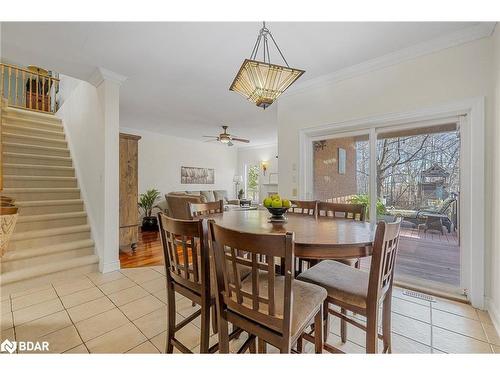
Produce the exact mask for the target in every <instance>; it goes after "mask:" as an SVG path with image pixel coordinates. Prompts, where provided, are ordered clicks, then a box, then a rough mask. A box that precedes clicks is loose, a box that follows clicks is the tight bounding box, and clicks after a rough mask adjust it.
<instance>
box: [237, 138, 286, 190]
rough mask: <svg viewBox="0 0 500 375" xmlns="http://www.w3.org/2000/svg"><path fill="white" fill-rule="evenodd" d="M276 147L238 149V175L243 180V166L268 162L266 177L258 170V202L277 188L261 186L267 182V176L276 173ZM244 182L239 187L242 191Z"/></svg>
mask: <svg viewBox="0 0 500 375" xmlns="http://www.w3.org/2000/svg"><path fill="white" fill-rule="evenodd" d="M277 155H278V145H277V144H270V145H262V146H250V147H240V148H239V149H238V175H240V176H243V179H245V165H247V164H259V165H260V163H261V162H263V161H266V162H268V164H269V166H268V168H267V171H266V175H265V176H264V175H263V171H262V168H261V169H260V177H259V185H260V186H259V191H260V200H262V199H263V198H264V197H266V196H267V192H268V191H275V189H277V186H267V185H263V184H265V183H268V182H269V174H270V173H277V172H278V159H276V156H277ZM244 184H245V180H244V181H243V184H242V185H241V186H240V189H243V190H244V186H243V185H244Z"/></svg>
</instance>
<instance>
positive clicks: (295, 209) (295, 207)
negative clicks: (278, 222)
mask: <svg viewBox="0 0 500 375" xmlns="http://www.w3.org/2000/svg"><path fill="white" fill-rule="evenodd" d="M290 203H291V204H292V207H291V208H290V209H289V210H288V212H290V213H292V214H300V215H312V216H315V215H316V212H317V209H318V206H317V205H318V202H317V201H298V200H292V201H291V202H290Z"/></svg>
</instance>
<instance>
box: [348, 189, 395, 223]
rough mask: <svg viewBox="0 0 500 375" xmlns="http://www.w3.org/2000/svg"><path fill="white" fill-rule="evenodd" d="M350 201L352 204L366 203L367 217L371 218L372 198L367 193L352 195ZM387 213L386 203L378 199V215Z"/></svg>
mask: <svg viewBox="0 0 500 375" xmlns="http://www.w3.org/2000/svg"><path fill="white" fill-rule="evenodd" d="M349 203H352V204H364V205H365V210H366V212H365V216H366V218H367V219H369V218H370V198H369V197H368V195H367V194H359V195H355V196H353V197H351V199H349ZM385 213H386V209H385V205H384V204H383V203H382V201H381V200H380V199H377V215H383V214H385Z"/></svg>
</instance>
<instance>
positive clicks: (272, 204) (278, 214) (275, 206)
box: [263, 194, 292, 222]
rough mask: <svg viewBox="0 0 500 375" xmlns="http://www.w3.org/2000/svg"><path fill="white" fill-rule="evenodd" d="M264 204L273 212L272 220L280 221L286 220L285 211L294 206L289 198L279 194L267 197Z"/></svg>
mask: <svg viewBox="0 0 500 375" xmlns="http://www.w3.org/2000/svg"><path fill="white" fill-rule="evenodd" d="M263 204H264V207H265V208H267V210H268V211H269V213H270V214H271V217H270V220H271V221H278V222H282V221H286V217H285V213H286V212H287V211H288V209H289V208H290V207H292V203H291V202H290V201H289V200H288V199H281V197H280V196H279V195H278V194H275V195H271V196H269V197H267V198H266V199H264V202H263Z"/></svg>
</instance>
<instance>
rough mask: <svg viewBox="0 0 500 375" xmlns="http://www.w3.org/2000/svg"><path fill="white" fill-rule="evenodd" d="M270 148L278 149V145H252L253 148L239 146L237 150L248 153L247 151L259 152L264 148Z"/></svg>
mask: <svg viewBox="0 0 500 375" xmlns="http://www.w3.org/2000/svg"><path fill="white" fill-rule="evenodd" d="M269 147H278V143H277V142H276V143H263V144H259V145H251V146H244V145H238V147H237V148H236V149H237V150H238V151H240V150H241V151H247V150H258V149H262V148H269Z"/></svg>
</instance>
